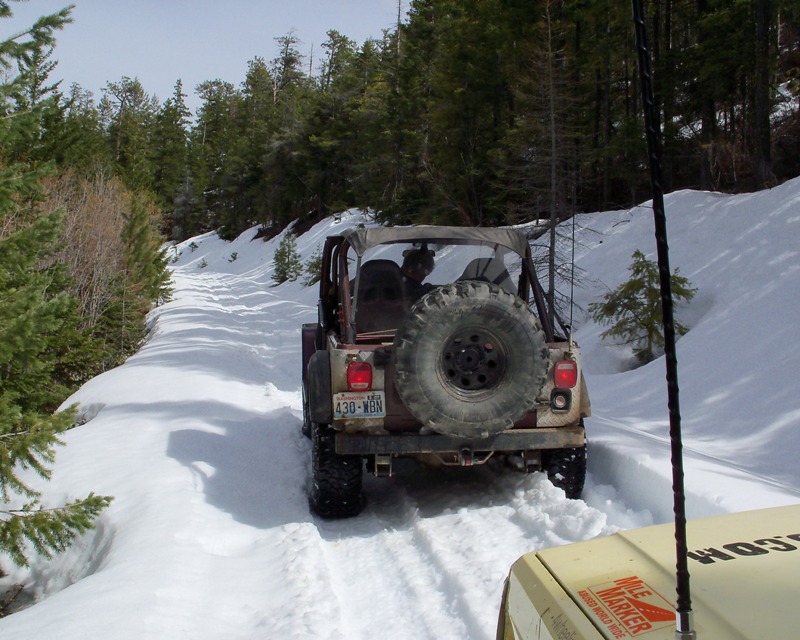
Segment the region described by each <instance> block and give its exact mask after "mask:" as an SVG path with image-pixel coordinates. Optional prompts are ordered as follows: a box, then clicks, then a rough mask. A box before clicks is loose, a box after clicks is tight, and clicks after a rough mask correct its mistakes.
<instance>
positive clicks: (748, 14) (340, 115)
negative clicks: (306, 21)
mask: <svg viewBox="0 0 800 640" xmlns="http://www.w3.org/2000/svg"><path fill="white" fill-rule="evenodd" d="M646 4H647V15H648V16H649V18H648V20H649V24H648V26H649V32H650V34H651V42H650V44H651V52H652V58H653V64H654V77H655V90H656V102H657V107H658V111H659V114H660V118H661V123H662V127H661V129H662V136H663V147H664V151H665V163H664V172H665V188H666V189H667V190H668V191H669V190H674V189H680V188H700V189H709V190H720V191H744V190H754V189H760V188H764V187H768V186H771V185H774V184H777V183H779V182H781V181H783V180H786V179H787V178H790V177H793V176H796V175H798V173H800V114H799V113H798V96H799V95H800V73H799V72H798V68H799V67H800V31H799V30H798V26H799V20H800V19H799V18H798V14H800V8H798V5H797V3H796V2H793V1H792V0H648V2H647V3H646ZM304 50H305V45H304V43H302V42H300V41H299V40H298V39H297V38H296V36H295V35H294V34H293V33H289V34H287V35H284V36H281V37H277V38H275V39H274V45H273V51H272V52H271V53H270V52H265V57H257V58H255V59H253V60H250V61H249V62H248V63H247V71H246V77H245V80H244V82H242V83H241V85H240V86H234V85H233V84H231V83H230V82H228V81H226V80H224V79H219V78H212V79H208V80H207V81H205V82H203V83H201V84H200V85H198V86H197V87H193V88H187V87H183V85H182V83H181V82H180V80H177V82H176V84H175V89H174V94H173V95H172V96H171V97H169V98H168V99H167V100H166V101H164V102H163V103H159V102H158V100H157V99H156V98H154V97H153V96H151V95H150V94H148V93H147V91H146V88H145V87H143V86H141V84H140V82H139V81H138V80H137V79H136V78H129V77H124V78H121V79H118V80H115V81H110V82H108V83H107V85H106V87H105V88H104V89H103V91H102V96H100V97H99V101H96V100H95V97H94V96H93V95H91V94H90V93H88V92H87V91H85V90H83V89H82V88H81V87H80V86H78V85H73V86H72V87H70V88H69V90H66V89H64V88H60V87H58V88H55V87H52V85H50V86H49V87H48V82H52V78H56V77H57V75H58V74H57V67H56V57H57V49H56V50H55V53H53V52H49V53H46V54H45V55H43V56H42V57H41V59H40V60H38V61H37V63H38V65H37V68H36V69H35V72H34V75H35V79H34V81H35V83H36V84H35V85H34V86H32V87H31V89H30V95H31V99H32V100H34V101H42V102H46V103H47V108H46V110H45V114H46V115H45V118H44V121H43V133H42V144H41V145H40V149H39V151H40V154H41V157H42V158H47V159H48V160H53V161H55V162H56V163H57V165H58V166H59V167H60V169H61V171H66V170H69V171H71V172H73V175H76V176H80V177H81V178H82V179H87V180H89V181H90V182H91V183H96V182H97V180H98V179H100V178H101V177H110V176H113V177H115V178H118V179H119V180H120V181H121V183H122V184H123V185H124V186H125V187H126V188H127V189H129V190H131V191H132V192H133V193H136V194H142V193H146V194H148V195H149V196H152V198H153V202H154V204H155V205H156V206H157V207H159V208H160V209H161V210H162V211H163V212H164V214H165V215H164V218H163V219H162V222H161V229H162V231H163V232H164V233H165V235H167V236H169V237H171V238H173V239H176V240H179V239H184V238H186V237H189V236H191V235H194V234H196V233H198V232H202V231H207V230H210V229H219V230H220V233H221V235H223V237H227V238H230V237H234V236H235V235H236V234H238V233H239V232H241V231H242V230H244V229H246V228H249V227H251V226H253V225H262V226H264V227H265V228H270V227H272V226H276V227H282V226H285V225H286V224H287V223H288V222H290V221H292V220H296V219H298V218H299V219H319V218H322V217H324V216H327V215H329V214H331V213H334V212H336V211H340V210H343V209H346V208H349V207H363V208H370V209H372V210H374V211H376V212H377V214H378V215H379V217H380V218H381V219H383V220H386V221H390V222H394V223H414V222H436V223H446V224H457V225H491V224H509V223H515V222H520V221H525V220H531V219H535V218H540V217H541V218H551V217H552V218H557V219H564V218H568V217H569V216H570V215H571V214H572V213H574V212H586V211H595V210H604V209H613V208H620V207H627V206H631V205H632V204H634V203H636V202H638V201H641V200H642V199H645V198H646V197H647V190H646V189H647V185H648V183H647V174H646V171H645V170H644V168H645V160H646V156H645V145H644V142H643V133H642V132H643V123H642V113H641V107H640V98H639V88H638V78H637V71H636V60H635V50H634V46H633V30H632V22H631V7H630V4H629V3H628V2H611V1H609V0H597V1H594V2H586V1H585V0H536V1H533V2H532V1H531V0H414V1H413V2H411V4H410V10H409V12H408V14H407V15H406V16H404V17H403V19H402V20H401V21H399V22H398V24H397V26H396V28H395V29H392V30H387V31H386V32H384V35H383V37H382V38H381V39H378V40H369V41H366V42H364V43H360V44H359V43H356V42H353V41H352V40H350V39H349V38H348V37H347V36H345V35H343V34H341V33H338V32H336V31H329V32H328V38H327V40H326V41H325V42H324V43H323V44H322V46H321V53H320V55H317V56H316V59H315V58H313V57H312V55H311V53H312V52H313V50H312V51H309V52H308V54H306V53H304ZM192 90H193V91H195V92H196V94H197V96H198V97H199V98H200V100H201V103H200V106H199V108H198V109H197V112H196V113H194V114H193V113H190V111H189V110H188V109H187V107H186V101H185V98H186V95H187V94H186V92H187V91H192Z"/></svg>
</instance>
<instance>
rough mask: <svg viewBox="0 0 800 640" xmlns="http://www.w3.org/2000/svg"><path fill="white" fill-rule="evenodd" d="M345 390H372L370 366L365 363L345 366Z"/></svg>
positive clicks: (353, 363) (352, 363)
mask: <svg viewBox="0 0 800 640" xmlns="http://www.w3.org/2000/svg"><path fill="white" fill-rule="evenodd" d="M347 388H348V389H350V391H369V390H370V389H372V366H371V365H370V364H368V363H366V362H351V363H350V364H348V365H347Z"/></svg>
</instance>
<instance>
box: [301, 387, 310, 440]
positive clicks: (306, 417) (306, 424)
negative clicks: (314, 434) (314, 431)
mask: <svg viewBox="0 0 800 640" xmlns="http://www.w3.org/2000/svg"><path fill="white" fill-rule="evenodd" d="M310 414H311V410H310V408H309V406H308V392H307V391H306V385H305V384H303V426H302V427H301V429H300V430H301V432H302V434H303V435H304V436H305V437H306V438H308V439H309V440H310V439H311V415H310Z"/></svg>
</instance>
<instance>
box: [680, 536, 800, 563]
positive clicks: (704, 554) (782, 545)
mask: <svg viewBox="0 0 800 640" xmlns="http://www.w3.org/2000/svg"><path fill="white" fill-rule="evenodd" d="M787 538H788V539H789V540H791V541H792V542H787V541H786V539H787ZM794 542H798V543H800V533H790V534H789V535H786V536H774V537H772V538H759V539H758V540H753V542H730V543H728V544H724V545H722V549H724V550H725V551H722V550H720V549H716V548H714V547H710V548H708V549H696V550H694V551H690V552H689V553H688V554H687V555H688V556H689V557H690V558H691V559H692V560H696V561H697V562H699V563H700V564H714V562H716V561H717V560H735V559H736V558H747V557H751V556H763V555H765V554H767V553H771V552H778V553H785V552H787V551H797V549H798V546H797V545H795V544H793V543H794ZM726 552H727V553H726Z"/></svg>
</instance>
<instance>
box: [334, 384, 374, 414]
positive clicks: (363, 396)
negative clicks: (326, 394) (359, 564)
mask: <svg viewBox="0 0 800 640" xmlns="http://www.w3.org/2000/svg"><path fill="white" fill-rule="evenodd" d="M333 417H334V418H337V419H342V418H385V417H386V396H385V394H384V392H383V391H365V392H359V391H343V392H342V393H334V394H333Z"/></svg>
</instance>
